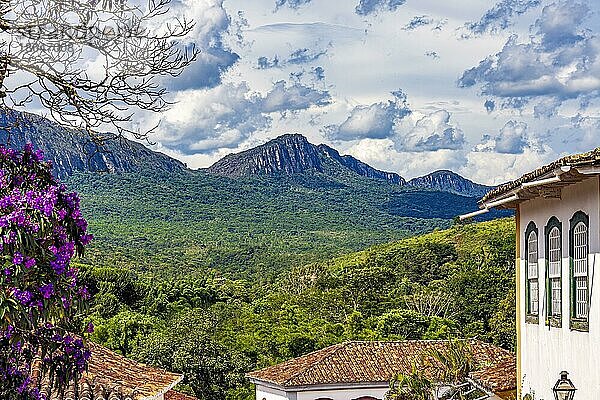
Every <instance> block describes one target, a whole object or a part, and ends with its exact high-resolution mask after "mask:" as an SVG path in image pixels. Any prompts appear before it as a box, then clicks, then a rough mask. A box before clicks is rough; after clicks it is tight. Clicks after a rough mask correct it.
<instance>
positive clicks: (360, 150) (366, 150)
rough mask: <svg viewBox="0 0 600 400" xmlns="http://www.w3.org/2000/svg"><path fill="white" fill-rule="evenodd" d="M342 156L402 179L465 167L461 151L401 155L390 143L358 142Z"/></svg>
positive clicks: (391, 142) (388, 140)
mask: <svg viewBox="0 0 600 400" xmlns="http://www.w3.org/2000/svg"><path fill="white" fill-rule="evenodd" d="M344 152H345V153H348V154H350V155H353V156H354V157H357V158H359V159H360V160H361V161H363V162H366V163H367V164H369V165H371V166H373V167H375V168H378V169H381V170H384V171H394V172H397V173H398V174H400V175H401V176H402V177H404V178H406V179H411V178H414V177H417V176H423V175H426V174H428V173H430V172H431V171H435V170H439V169H448V170H452V171H458V170H459V169H460V168H461V167H462V166H464V164H465V163H466V158H465V154H464V152H462V151H454V150H438V151H433V152H429V153H426V154H424V153H422V152H404V151H399V150H398V149H397V147H396V144H395V143H394V141H393V140H391V139H362V140H359V141H358V142H356V143H353V145H352V146H351V147H349V148H347V149H345V150H344Z"/></svg>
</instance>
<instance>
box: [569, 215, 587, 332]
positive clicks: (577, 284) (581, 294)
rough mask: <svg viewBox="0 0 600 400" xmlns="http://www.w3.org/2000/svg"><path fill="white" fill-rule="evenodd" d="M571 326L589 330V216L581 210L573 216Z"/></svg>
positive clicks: (570, 236) (571, 231)
mask: <svg viewBox="0 0 600 400" xmlns="http://www.w3.org/2000/svg"><path fill="white" fill-rule="evenodd" d="M570 222H571V229H570V231H569V239H570V240H569V253H570V254H569V255H570V261H571V279H570V281H571V328H572V329H579V330H587V321H588V309H589V274H588V267H589V217H588V216H587V214H585V213H583V212H581V211H579V212H577V213H575V215H573V218H571V221H570Z"/></svg>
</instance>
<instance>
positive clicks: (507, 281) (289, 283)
mask: <svg viewBox="0 0 600 400" xmlns="http://www.w3.org/2000/svg"><path fill="white" fill-rule="evenodd" d="M514 258H515V257H514V221H513V220H512V219H501V220H496V221H491V222H484V223H480V224H472V225H457V226H454V227H452V228H451V229H448V230H437V231H435V232H433V233H429V234H426V235H422V236H417V237H412V238H407V239H404V240H401V241H398V242H395V243H391V244H386V245H380V246H376V247H372V248H369V249H367V250H364V251H361V252H358V253H352V254H349V255H346V256H343V257H339V258H334V259H332V260H329V261H324V262H315V263H307V264H305V265H298V266H296V267H295V268H293V269H292V270H290V271H288V272H286V273H282V274H281V275H280V277H279V278H278V279H277V280H276V281H275V282H272V283H267V282H265V281H261V280H257V279H252V278H251V277H250V275H251V273H248V278H244V277H241V276H238V278H237V279H226V278H223V277H220V273H219V272H218V271H215V270H211V269H210V268H207V269H205V270H204V273H202V274H195V275H188V276H182V275H179V276H172V277H169V278H164V277H163V276H162V274H160V273H158V272H152V273H141V272H139V271H134V270H126V269H123V268H118V267H114V266H112V265H110V264H106V266H105V267H100V266H94V267H92V266H83V269H84V271H85V279H86V281H87V283H88V284H89V285H90V287H91V289H92V291H93V292H94V293H95V294H96V296H95V300H94V305H93V307H92V312H93V317H92V320H93V321H94V324H95V326H96V330H95V333H94V340H96V341H98V342H99V343H101V344H104V345H106V346H108V347H110V348H112V349H115V350H117V351H120V352H121V353H123V354H125V355H127V356H131V357H134V358H137V359H139V360H142V361H145V362H148V363H151V364H155V365H159V366H164V367H168V368H169V369H171V370H176V371H179V372H184V373H185V374H186V379H187V380H186V383H187V384H188V388H189V389H190V390H191V392H193V393H195V394H196V395H197V396H199V397H201V398H206V397H204V396H211V397H210V398H216V399H218V398H221V395H220V394H219V393H221V392H222V393H227V398H229V399H235V398H240V399H241V398H246V399H250V398H252V396H253V394H252V392H251V389H250V387H249V386H248V385H247V384H244V383H243V382H244V381H243V379H242V375H243V373H244V372H246V371H249V370H253V369H255V368H258V367H262V366H265V365H269V364H273V363H276V362H279V361H282V360H284V359H288V358H291V357H295V356H298V355H301V354H304V353H306V352H309V351H312V350H315V349H318V348H322V347H325V346H328V345H331V344H334V343H339V342H341V341H343V340H347V339H399V338H408V339H420V338H423V339H434V338H447V337H464V336H468V337H478V338H481V339H483V340H487V341H491V342H494V343H497V344H500V345H502V346H504V347H506V348H509V349H513V348H514V340H515V338H514V322H513V321H514V288H513V285H514Z"/></svg>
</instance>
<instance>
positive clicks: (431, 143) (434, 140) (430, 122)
mask: <svg viewBox="0 0 600 400" xmlns="http://www.w3.org/2000/svg"><path fill="white" fill-rule="evenodd" d="M415 118H416V120H415ZM396 131H397V134H396V142H397V146H398V147H399V149H401V150H404V151H413V152H424V151H437V150H441V149H447V150H459V149H462V148H463V146H464V144H465V135H464V133H463V131H462V130H461V129H460V128H459V127H457V126H454V125H452V124H451V123H450V113H449V112H448V111H446V110H437V111H434V112H432V113H431V114H427V115H422V116H418V115H417V114H416V113H415V114H413V115H412V116H411V118H406V119H405V120H403V121H402V122H401V123H400V124H399V126H398V127H397V128H396Z"/></svg>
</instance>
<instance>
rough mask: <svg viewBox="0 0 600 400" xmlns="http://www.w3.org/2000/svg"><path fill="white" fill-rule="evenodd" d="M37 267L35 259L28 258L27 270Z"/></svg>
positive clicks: (26, 262)
mask: <svg viewBox="0 0 600 400" xmlns="http://www.w3.org/2000/svg"><path fill="white" fill-rule="evenodd" d="M35 265H36V262H35V258H28V259H27V260H25V268H27V269H31V268H33V267H35Z"/></svg>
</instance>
